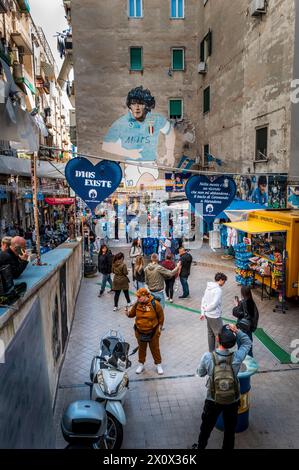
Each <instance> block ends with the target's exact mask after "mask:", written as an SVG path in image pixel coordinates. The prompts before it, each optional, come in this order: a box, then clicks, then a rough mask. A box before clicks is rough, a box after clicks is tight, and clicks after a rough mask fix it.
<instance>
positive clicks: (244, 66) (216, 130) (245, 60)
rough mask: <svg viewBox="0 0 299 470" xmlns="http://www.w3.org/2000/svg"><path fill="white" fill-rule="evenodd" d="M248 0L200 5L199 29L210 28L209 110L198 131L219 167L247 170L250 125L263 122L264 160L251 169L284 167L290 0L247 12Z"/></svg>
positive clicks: (203, 80)
mask: <svg viewBox="0 0 299 470" xmlns="http://www.w3.org/2000/svg"><path fill="white" fill-rule="evenodd" d="M249 4H250V2H248V0H238V1H227V0H215V1H213V2H210V1H208V3H207V4H206V6H205V7H203V6H202V7H201V14H202V15H203V18H204V20H203V23H204V25H205V26H204V27H205V30H208V28H211V29H212V31H213V53H212V55H211V57H210V58H209V60H208V73H207V74H206V75H205V76H204V77H199V88H200V89H201V93H200V97H201V99H202V90H203V89H204V88H205V87H207V86H209V85H210V87H211V111H210V113H208V114H207V115H206V116H204V118H203V124H204V125H203V127H202V130H201V133H200V137H201V140H202V141H203V143H209V144H210V151H211V153H212V154H213V155H216V156H219V157H220V158H222V159H223V160H224V162H225V166H224V167H223V171H236V172H243V171H244V172H247V169H248V168H250V170H251V171H252V170H253V169H254V168H253V160H254V159H255V145H256V128H257V127H263V126H268V127H269V132H268V157H269V159H270V160H269V162H268V163H266V164H264V163H263V164H258V165H256V171H257V172H287V171H288V167H289V157H290V132H291V116H290V105H291V103H290V84H291V80H292V73H293V57H294V31H295V29H294V27H295V22H294V19H295V16H294V13H295V10H294V0H278V1H273V0H270V1H269V2H268V10H267V13H266V14H265V15H262V16H260V17H252V16H251V15H250V13H249V8H248V7H249Z"/></svg>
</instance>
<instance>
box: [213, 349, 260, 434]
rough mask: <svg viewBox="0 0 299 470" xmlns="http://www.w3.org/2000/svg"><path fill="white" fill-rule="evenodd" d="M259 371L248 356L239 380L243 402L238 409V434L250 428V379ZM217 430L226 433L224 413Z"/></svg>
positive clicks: (219, 418)
mask: <svg viewBox="0 0 299 470" xmlns="http://www.w3.org/2000/svg"><path fill="white" fill-rule="evenodd" d="M257 370H258V364H257V362H256V360H255V359H254V358H253V357H251V356H246V358H245V359H244V361H243V363H242V365H241V367H240V371H239V373H238V379H239V381H240V392H241V400H240V405H239V409H238V421H237V426H236V432H243V431H246V429H247V428H248V426H249V408H250V401H249V392H250V389H251V385H250V378H251V376H252V375H253V374H255V373H256V372H257ZM216 428H217V429H219V431H224V423H223V416H222V413H221V415H220V416H219V417H218V420H217V423H216Z"/></svg>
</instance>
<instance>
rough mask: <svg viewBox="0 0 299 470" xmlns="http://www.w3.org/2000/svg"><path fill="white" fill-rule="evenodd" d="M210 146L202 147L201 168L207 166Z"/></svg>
mask: <svg viewBox="0 0 299 470" xmlns="http://www.w3.org/2000/svg"><path fill="white" fill-rule="evenodd" d="M209 154H210V144H206V145H204V146H203V166H209V158H208V157H209Z"/></svg>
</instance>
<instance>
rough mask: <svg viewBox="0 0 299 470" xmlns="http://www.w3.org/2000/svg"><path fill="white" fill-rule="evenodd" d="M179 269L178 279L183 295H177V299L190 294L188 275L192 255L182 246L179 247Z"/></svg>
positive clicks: (184, 297)
mask: <svg viewBox="0 0 299 470" xmlns="http://www.w3.org/2000/svg"><path fill="white" fill-rule="evenodd" d="M179 255H180V261H181V269H180V281H181V284H182V288H183V295H180V296H179V299H186V298H187V297H189V296H190V292H189V284H188V277H189V276H190V271H191V264H192V256H191V255H190V253H187V251H186V249H185V248H184V247H183V246H182V247H181V248H180V249H179Z"/></svg>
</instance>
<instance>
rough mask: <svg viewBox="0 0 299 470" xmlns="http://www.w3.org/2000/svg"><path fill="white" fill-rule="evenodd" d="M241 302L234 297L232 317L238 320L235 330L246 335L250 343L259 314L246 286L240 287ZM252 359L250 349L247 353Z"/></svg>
mask: <svg viewBox="0 0 299 470" xmlns="http://www.w3.org/2000/svg"><path fill="white" fill-rule="evenodd" d="M241 297H242V299H241V301H240V300H239V298H238V297H235V305H236V306H235V307H234V309H233V316H234V317H236V318H237V319H238V321H237V328H239V329H240V330H242V331H243V332H244V333H246V334H247V335H248V336H249V338H250V339H251V341H252V333H253V332H254V331H255V330H256V329H257V324H258V321H259V312H258V309H257V306H256V305H255V302H254V300H253V298H252V293H251V289H250V287H248V286H242V287H241ZM248 355H249V356H251V357H253V353H252V347H251V349H250V351H249V353H248Z"/></svg>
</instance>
